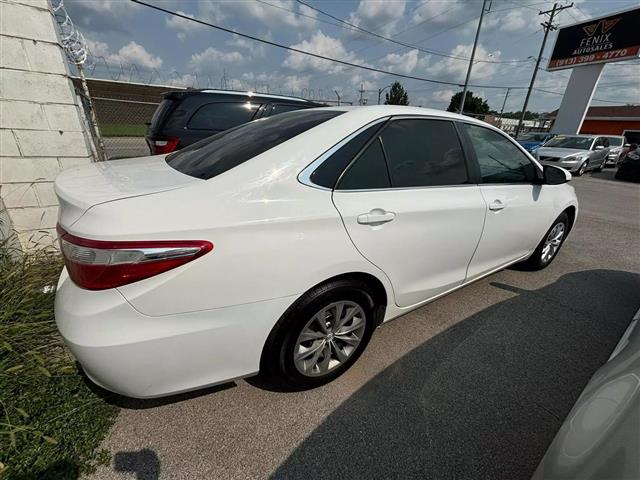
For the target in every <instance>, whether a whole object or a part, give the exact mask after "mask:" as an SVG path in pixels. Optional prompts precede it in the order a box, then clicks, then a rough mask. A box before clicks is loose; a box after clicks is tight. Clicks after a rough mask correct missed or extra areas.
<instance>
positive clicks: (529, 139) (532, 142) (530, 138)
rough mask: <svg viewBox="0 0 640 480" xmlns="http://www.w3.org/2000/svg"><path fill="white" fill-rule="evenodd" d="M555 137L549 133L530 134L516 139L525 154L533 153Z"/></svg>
mask: <svg viewBox="0 0 640 480" xmlns="http://www.w3.org/2000/svg"><path fill="white" fill-rule="evenodd" d="M554 136H555V135H554V134H552V133H549V132H530V133H526V134H524V135H520V136H519V137H518V139H517V141H518V143H519V144H520V145H522V146H523V147H524V148H525V150H526V151H527V152H530V153H531V152H533V151H534V150H535V149H536V148H538V147H539V146H541V145H544V143H545V142H547V141H548V140H550V139H552V138H553V137H554Z"/></svg>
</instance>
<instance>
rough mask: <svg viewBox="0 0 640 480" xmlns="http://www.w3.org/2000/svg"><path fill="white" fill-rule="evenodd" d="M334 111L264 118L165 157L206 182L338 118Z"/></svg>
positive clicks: (188, 173)
mask: <svg viewBox="0 0 640 480" xmlns="http://www.w3.org/2000/svg"><path fill="white" fill-rule="evenodd" d="M342 113H344V112H341V111H337V110H299V111H297V112H289V113H285V114H282V115H276V116H275V117H270V118H263V119H260V120H256V121H255V122H250V123H246V124H243V125H240V126H238V127H236V128H233V129H231V130H227V131H224V132H222V133H219V134H217V135H214V136H212V137H208V138H205V139H204V140H200V141H199V142H196V143H194V144H193V145H190V146H189V147H187V148H184V149H182V150H180V151H178V152H175V153H172V154H171V155H169V156H167V158H166V162H167V163H168V164H169V165H170V166H171V167H173V168H175V169H176V170H178V171H179V172H182V173H185V174H187V175H191V176H192V177H197V178H203V179H205V180H206V179H209V178H212V177H215V176H216V175H219V174H221V173H223V172H226V171H227V170H230V169H232V168H233V167H235V166H237V165H240V164H241V163H244V162H246V161H247V160H250V159H251V158H253V157H255V156H257V155H260V154H261V153H263V152H266V151H267V150H269V149H271V148H273V147H275V146H276V145H279V144H281V143H282V142H286V141H287V140H289V139H291V138H293V137H295V136H296V135H300V134H301V133H302V132H305V131H307V130H309V129H311V128H313V127H315V126H317V125H319V124H321V123H323V122H326V121H327V120H329V119H331V118H334V117H336V116H338V115H341V114H342Z"/></svg>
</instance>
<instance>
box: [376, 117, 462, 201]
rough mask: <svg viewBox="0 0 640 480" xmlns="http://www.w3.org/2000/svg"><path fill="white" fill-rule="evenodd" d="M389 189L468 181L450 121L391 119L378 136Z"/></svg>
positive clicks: (460, 146)
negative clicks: (386, 163) (384, 156)
mask: <svg viewBox="0 0 640 480" xmlns="http://www.w3.org/2000/svg"><path fill="white" fill-rule="evenodd" d="M381 138H382V144H383V145H384V151H385V153H386V155H387V162H388V165H389V176H390V177H391V185H392V186H393V187H400V188H402V187H428V186H442V185H460V184H464V183H467V182H468V176H467V168H466V165H465V160H464V155H463V153H462V145H461V144H460V140H459V139H458V134H457V132H456V128H455V126H454V124H453V122H450V121H447V120H418V119H415V120H414V119H407V120H395V121H392V122H391V123H390V124H389V125H388V126H387V127H386V128H385V129H384V131H383V132H382V135H381Z"/></svg>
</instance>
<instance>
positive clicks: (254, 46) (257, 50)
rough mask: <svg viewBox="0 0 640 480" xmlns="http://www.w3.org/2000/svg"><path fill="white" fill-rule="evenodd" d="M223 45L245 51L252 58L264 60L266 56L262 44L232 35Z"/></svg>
mask: <svg viewBox="0 0 640 480" xmlns="http://www.w3.org/2000/svg"><path fill="white" fill-rule="evenodd" d="M225 44H226V45H229V46H230V47H236V48H242V49H244V50H247V51H249V52H250V53H251V56H252V57H253V58H264V57H265V56H266V51H265V48H264V44H262V43H258V42H254V41H253V40H248V39H246V38H243V37H240V36H238V35H234V36H233V38H232V39H231V40H227V41H226V42H225Z"/></svg>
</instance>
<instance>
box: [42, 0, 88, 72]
mask: <svg viewBox="0 0 640 480" xmlns="http://www.w3.org/2000/svg"><path fill="white" fill-rule="evenodd" d="M51 8H52V9H53V16H54V18H55V19H56V22H57V23H58V26H59V28H60V42H61V43H62V48H63V49H64V53H65V54H66V55H67V58H68V59H69V61H70V62H71V63H73V64H74V65H82V64H84V63H85V62H86V61H87V57H88V47H87V41H86V40H85V38H84V35H82V32H80V30H78V29H77V28H76V26H75V25H74V23H73V21H72V20H71V17H70V16H69V14H68V13H67V10H66V9H65V7H64V0H51Z"/></svg>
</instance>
